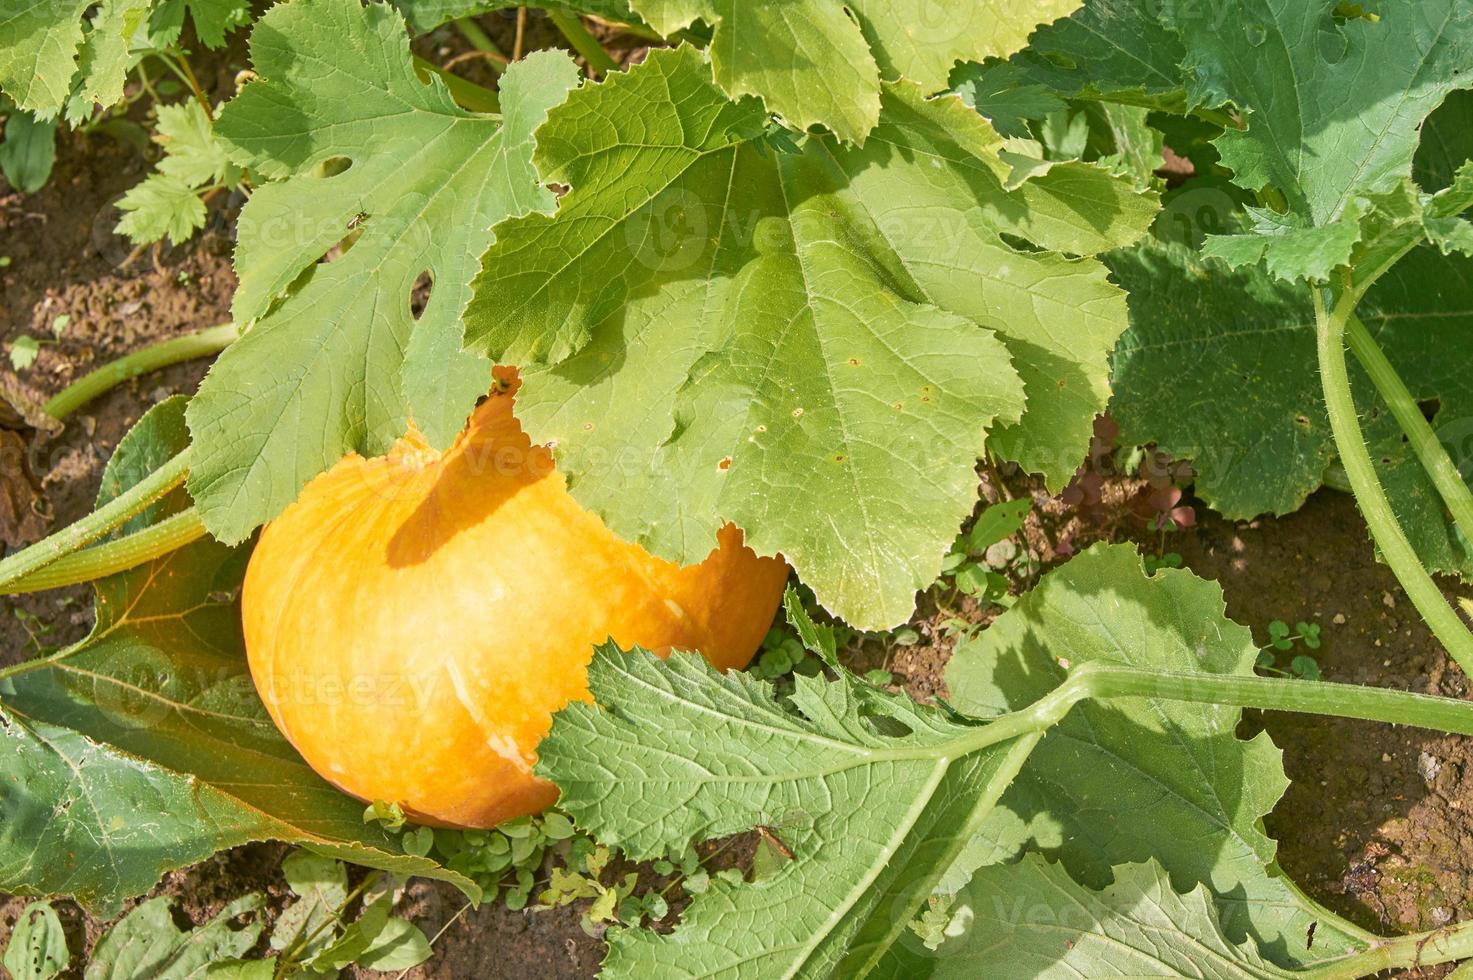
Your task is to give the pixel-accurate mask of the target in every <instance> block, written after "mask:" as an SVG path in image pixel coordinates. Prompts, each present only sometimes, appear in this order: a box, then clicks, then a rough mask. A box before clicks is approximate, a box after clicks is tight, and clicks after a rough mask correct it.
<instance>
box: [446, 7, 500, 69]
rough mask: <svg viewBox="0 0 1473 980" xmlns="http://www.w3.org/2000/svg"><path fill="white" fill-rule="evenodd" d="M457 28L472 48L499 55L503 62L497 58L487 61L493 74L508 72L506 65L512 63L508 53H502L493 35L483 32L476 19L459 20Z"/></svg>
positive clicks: (465, 18)
mask: <svg viewBox="0 0 1473 980" xmlns="http://www.w3.org/2000/svg"><path fill="white" fill-rule="evenodd" d="M455 28H456V30H458V31H460V33H461V36H463V37H464V38H465V39H466V40H467V41H469V42H470V45H471V47H473V48H475V49H476V50H477V51H486V52H488V53H490V54H494V55H497V56H499V57H500V58H501V59H502V60H501V61H497V60H496V59H495V58H487V59H485V61H486V65H487V67H489V68H490V69H491V70H492V71H493V72H495V73H496V74H498V75H500V74H501V73H502V72H503V71H506V64H505V63H506V62H508V61H510V60H511V59H510V58H508V57H507V56H506V52H504V51H502V50H501V48H499V47H497V46H496V42H495V41H493V40H491V35H489V34H487V33H486V32H485V31H483V30H482V29H481V25H480V24H477V23H476V22H475V19H474V18H471V17H460V18H457V19H456V21H455Z"/></svg>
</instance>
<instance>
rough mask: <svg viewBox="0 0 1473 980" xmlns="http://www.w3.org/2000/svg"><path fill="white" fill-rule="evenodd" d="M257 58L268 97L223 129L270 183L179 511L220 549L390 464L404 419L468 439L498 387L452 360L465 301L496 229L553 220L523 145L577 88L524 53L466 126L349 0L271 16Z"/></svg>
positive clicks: (476, 361)
mask: <svg viewBox="0 0 1473 980" xmlns="http://www.w3.org/2000/svg"><path fill="white" fill-rule="evenodd" d="M251 55H252V59H253V63H254V65H255V69H256V71H257V73H258V74H259V75H260V76H261V80H259V81H256V82H252V83H251V84H249V85H247V86H246V88H245V90H244V91H243V92H242V93H241V95H240V96H238V97H237V98H236V99H234V100H233V101H231V102H230V103H229V104H228V105H227V106H226V107H225V110H224V111H223V112H222V113H221V115H220V119H219V122H218V124H217V129H218V132H219V135H220V137H221V138H222V139H223V140H224V141H225V142H226V143H227V144H228V145H229V146H230V147H231V148H232V151H233V153H234V155H235V158H236V160H237V162H238V163H240V164H241V165H242V166H245V167H247V168H249V170H250V171H251V173H252V174H253V175H255V176H256V177H257V178H258V179H259V178H261V177H267V178H272V179H273V180H274V182H273V183H267V184H265V185H264V186H261V187H259V188H258V189H257V190H256V192H255V193H254V194H253V195H252V198H251V201H250V203H249V204H248V205H247V206H246V208H245V209H244V211H243V212H242V213H241V218H240V243H239V245H238V247H237V249H236V269H237V271H238V272H239V274H240V287H239V289H238V291H237V292H236V295H235V300H234V306H233V313H234V315H235V318H236V320H237V321H239V322H241V323H247V322H250V323H251V324H252V325H251V327H250V329H249V331H248V332H247V333H246V335H245V336H244V337H242V338H241V340H240V341H238V342H237V343H235V344H234V345H232V346H231V347H230V349H229V350H227V351H226V352H225V353H224V354H223V355H222V356H221V357H220V359H219V360H218V361H216V363H215V365H214V366H213V368H212V369H211V371H210V374H209V376H208V377H207V378H206V379H205V382H204V384H203V385H202V386H201V388H200V393H199V396H198V397H197V398H196V399H195V400H194V401H193V402H192V403H191V405H190V408H189V426H190V431H191V432H192V433H193V435H194V438H195V442H196V446H195V450H194V452H195V456H194V465H193V467H192V468H191V472H190V483H189V486H190V492H191V493H192V494H193V496H194V498H195V499H196V501H198V504H199V508H200V513H201V515H202V516H203V518H204V520H205V523H206V525H207V526H208V527H209V529H210V531H211V532H212V533H213V534H214V535H215V537H217V538H218V539H220V540H222V541H226V542H231V543H233V542H237V541H240V540H242V539H243V538H244V537H245V536H246V535H248V534H250V532H251V530H252V529H254V528H255V527H256V526H257V525H259V524H261V523H262V522H263V521H265V520H268V519H270V518H272V517H274V516H276V514H278V513H279V512H280V511H281V510H282V508H284V507H285V506H286V505H287V504H289V503H291V501H292V500H294V499H295V498H296V496H297V492H298V491H299V490H300V489H301V488H302V486H303V485H304V484H305V483H306V482H307V481H308V480H309V479H311V478H312V477H313V476H315V475H317V474H318V473H319V472H321V471H323V470H325V469H326V468H327V467H329V466H330V465H332V464H333V463H335V462H336V461H337V460H338V459H339V458H340V457H341V456H343V455H344V454H345V453H349V452H353V451H358V452H365V453H376V452H382V451H384V450H386V449H387V448H388V446H389V445H391V444H392V442H393V440H394V439H396V438H397V437H399V436H401V435H403V434H404V430H405V426H406V424H407V422H408V420H409V419H410V418H411V417H412V418H413V420H414V422H415V423H416V424H417V425H418V426H419V428H420V430H421V431H422V432H424V433H425V434H426V435H427V436H428V437H429V438H430V439H431V440H432V441H433V442H435V443H436V444H437V445H446V444H448V443H449V441H450V440H451V439H452V438H453V437H454V435H455V434H456V433H457V432H459V431H460V429H461V428H462V427H463V426H464V424H465V419H466V417H467V415H468V414H469V413H470V410H471V409H472V408H473V407H474V406H475V402H476V399H477V398H478V397H480V396H481V395H484V394H485V393H486V391H487V389H488V388H489V387H490V385H491V368H490V365H489V364H488V363H487V362H486V361H484V360H482V359H480V358H478V357H474V356H472V355H468V354H463V353H461V352H460V343H461V326H460V313H461V309H462V308H463V307H464V305H465V303H466V300H467V299H468V298H469V286H468V284H469V282H470V278H471V276H472V274H473V272H474V270H475V268H476V260H477V258H478V257H479V255H480V254H481V252H483V251H484V250H485V248H486V246H487V245H489V244H490V242H491V240H492V234H491V226H492V225H493V224H495V223H496V222H497V221H499V220H501V219H503V218H505V217H507V216H508V215H514V214H524V213H526V212H528V211H534V210H541V209H547V208H550V207H551V206H552V203H553V196H552V194H551V192H550V191H548V190H547V189H546V188H544V187H542V186H540V185H539V184H538V182H537V179H536V174H535V172H534V171H533V170H532V168H531V162H530V158H531V150H532V133H533V131H534V130H535V129H536V127H537V126H538V124H539V123H540V122H541V121H542V119H543V116H544V113H545V112H546V111H547V109H548V108H549V107H550V106H552V105H555V104H557V103H558V102H560V101H561V100H562V99H563V97H564V95H565V94H566V92H567V91H568V89H569V88H571V87H572V86H573V85H575V84H576V82H577V78H578V75H577V70H576V68H575V67H574V65H573V63H572V61H571V60H569V59H568V58H567V57H566V56H564V55H563V54H561V53H556V52H547V53H538V54H534V55H532V56H530V57H528V58H527V59H526V60H525V61H523V62H520V63H518V64H517V65H515V66H513V67H512V68H510V69H509V70H508V71H507V73H506V75H505V78H504V80H503V83H502V103H503V106H502V108H503V112H502V116H501V118H497V117H495V116H489V115H478V114H475V113H471V112H467V111H465V110H463V109H461V108H460V107H459V106H457V105H456V104H455V103H454V102H453V101H452V100H451V98H450V95H449V93H448V92H447V91H446V89H445V87H444V86H443V85H442V84H441V83H440V82H439V81H438V79H432V80H431V81H430V83H428V84H426V83H423V82H421V81H420V80H419V78H418V77H417V76H416V75H415V71H414V67H413V63H412V61H411V59H410V53H409V41H408V37H407V36H406V34H405V29H404V21H403V20H402V19H401V17H400V16H399V14H398V13H396V12H395V11H394V10H393V8H391V7H388V6H385V5H382V4H370V5H368V6H366V7H365V6H362V5H361V4H360V3H359V2H358V0H296V2H293V3H288V4H282V5H280V6H277V7H275V8H273V9H272V10H271V11H270V12H269V13H268V14H267V15H266V16H265V17H263V18H262V20H261V21H260V23H259V24H258V25H257V27H256V29H255V31H254V32H253V33H252V35H251ZM343 161H346V162H347V164H348V166H347V169H346V171H344V172H339V173H336V174H335V175H333V176H322V175H321V171H320V170H319V168H321V167H323V166H325V165H330V164H339V165H340V164H341V163H342V162H343ZM355 229H356V231H355ZM350 234H353V235H356V237H355V238H353V239H352V241H351V243H350V244H351V247H347V248H345V250H344V251H343V252H342V254H341V255H340V256H338V257H337V258H335V259H334V260H333V261H331V262H329V263H326V264H319V259H321V258H322V257H323V256H324V254H326V253H327V252H328V251H329V250H330V249H332V248H334V246H337V245H339V243H341V242H344V239H345V238H348V237H349V236H350ZM422 273H425V274H428V276H429V278H430V279H431V280H432V285H431V290H430V296H429V301H428V304H427V305H426V307H425V309H424V311H423V312H422V313H421V314H420V315H419V317H418V319H416V318H415V316H414V315H413V314H412V313H411V311H410V302H411V293H412V292H413V290H414V287H415V282H416V280H417V279H418V277H419V276H420V275H421V274H422Z"/></svg>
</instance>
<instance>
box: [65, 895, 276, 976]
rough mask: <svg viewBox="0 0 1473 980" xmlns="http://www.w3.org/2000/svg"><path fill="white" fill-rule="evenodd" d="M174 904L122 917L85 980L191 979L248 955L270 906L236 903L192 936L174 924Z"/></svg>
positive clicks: (159, 901)
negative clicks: (212, 966) (222, 962)
mask: <svg viewBox="0 0 1473 980" xmlns="http://www.w3.org/2000/svg"><path fill="white" fill-rule="evenodd" d="M173 904H174V899H172V898H169V897H159V898H151V899H149V900H148V901H146V902H144V903H143V904H142V905H139V906H138V907H137V908H135V909H134V910H133V911H131V912H129V913H128V914H127V915H126V916H124V917H123V919H122V920H121V921H119V922H118V923H116V924H115V925H114V926H113V927H112V928H111V929H109V930H108V931H107V932H106V933H105V934H104V935H103V937H102V938H101V939H99V940H98V941H97V946H96V947H95V948H94V949H93V950H92V957H91V960H90V961H89V962H88V964H87V972H86V973H85V974H84V975H83V976H84V978H85V980H137V978H139V977H148V978H150V980H191V978H193V977H198V976H201V975H203V974H204V973H205V971H206V970H207V969H208V968H209V965H210V964H211V963H214V962H216V961H217V960H226V959H231V958H233V957H238V956H241V955H243V954H245V953H247V952H249V951H250V950H251V949H252V948H253V947H254V946H255V945H256V940H257V939H258V938H260V935H261V930H262V928H263V927H264V926H265V923H264V922H263V921H262V920H261V918H260V915H259V913H260V911H261V909H262V908H263V907H264V905H265V904H266V903H265V900H264V899H263V898H262V896H261V895H258V894H251V895H245V896H242V897H241V898H237V899H236V900H235V901H233V902H231V903H230V904H229V905H227V906H225V908H223V909H221V910H220V912H219V914H218V915H216V916H215V917H214V918H213V919H211V920H209V921H208V922H206V923H204V924H203V925H200V926H196V927H195V928H193V929H191V930H189V931H188V932H184V931H182V930H180V928H179V927H178V926H176V925H175V924H174V913H173V910H172V906H173ZM242 917H244V918H245V922H244V924H237V922H236V921H235V920H237V919H240V918H242Z"/></svg>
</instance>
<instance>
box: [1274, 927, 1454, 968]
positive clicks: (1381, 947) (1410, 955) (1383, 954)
mask: <svg viewBox="0 0 1473 980" xmlns="http://www.w3.org/2000/svg"><path fill="white" fill-rule="evenodd" d="M1468 957H1473V922H1461V923H1459V924H1457V925H1455V926H1448V927H1446V928H1444V929H1435V930H1433V931H1432V932H1419V933H1413V934H1412V935H1410V936H1398V937H1396V938H1395V939H1379V940H1377V941H1376V942H1374V943H1372V944H1371V948H1370V949H1367V950H1363V951H1362V952H1359V953H1355V954H1353V955H1351V956H1347V957H1344V958H1342V959H1338V960H1335V961H1334V962H1331V963H1326V964H1324V965H1322V966H1318V967H1313V968H1311V969H1308V970H1301V971H1299V972H1298V973H1297V974H1295V975H1296V976H1300V977H1307V978H1311V980H1355V978H1357V977H1369V976H1372V975H1374V974H1377V973H1382V972H1384V971H1386V970H1410V969H1415V968H1417V967H1422V966H1437V965H1438V964H1441V963H1451V962H1453V961H1455V960H1461V959H1467V958H1468Z"/></svg>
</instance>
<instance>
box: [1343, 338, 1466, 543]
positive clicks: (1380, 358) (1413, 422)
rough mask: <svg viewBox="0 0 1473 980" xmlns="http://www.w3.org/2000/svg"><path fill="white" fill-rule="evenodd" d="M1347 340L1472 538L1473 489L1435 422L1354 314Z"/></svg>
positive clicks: (1441, 492) (1445, 501) (1423, 464)
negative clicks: (1433, 424)
mask: <svg viewBox="0 0 1473 980" xmlns="http://www.w3.org/2000/svg"><path fill="white" fill-rule="evenodd" d="M1345 339H1346V340H1347V341H1348V342H1349V344H1350V352H1351V353H1352V354H1354V355H1355V357H1356V360H1358V361H1360V363H1361V366H1362V367H1364V368H1365V369H1366V373H1367V374H1368V375H1370V376H1371V381H1372V382H1373V383H1374V384H1375V385H1376V390H1377V391H1379V392H1380V393H1381V397H1382V398H1383V399H1385V401H1386V404H1387V405H1388V406H1389V407H1390V408H1391V414H1392V415H1393V416H1395V417H1396V421H1397V423H1398V424H1399V425H1400V426H1401V431H1402V433H1403V434H1404V435H1405V436H1406V437H1407V441H1408V442H1410V443H1411V446H1412V450H1413V451H1414V452H1416V454H1417V458H1418V459H1420V460H1421V461H1422V466H1423V467H1424V468H1425V469H1426V470H1427V475H1428V476H1430V477H1432V482H1433V484H1434V485H1435V486H1436V487H1437V492H1438V493H1440V494H1442V500H1443V502H1444V503H1445V504H1447V509H1448V510H1449V511H1451V512H1452V515H1453V521H1454V522H1455V523H1456V524H1457V525H1458V528H1459V529H1460V530H1461V531H1462V532H1463V536H1464V537H1466V538H1467V539H1468V540H1470V541H1473V490H1469V489H1468V484H1467V483H1466V482H1465V481H1464V480H1463V475H1462V474H1461V473H1459V472H1458V468H1457V466H1456V465H1455V464H1454V463H1453V461H1452V457H1450V456H1449V455H1448V454H1447V450H1446V449H1444V448H1443V445H1442V443H1441V441H1439V440H1438V438H1437V433H1435V432H1433V431H1432V423H1430V422H1428V421H1427V417H1426V416H1425V415H1423V414H1422V409H1421V408H1420V407H1419V406H1418V405H1417V400H1416V399H1415V398H1413V397H1412V393H1411V392H1410V391H1409V390H1408V389H1407V386H1406V383H1405V382H1403V381H1402V380H1401V375H1399V374H1397V373H1396V368H1394V367H1392V365H1391V362H1390V361H1389V360H1387V358H1386V354H1385V353H1384V352H1383V351H1382V350H1381V348H1380V346H1379V345H1377V343H1376V341H1375V338H1373V337H1372V336H1371V332H1370V331H1369V330H1367V329H1366V325H1365V324H1364V323H1362V322H1361V319H1360V317H1358V316H1356V315H1355V314H1351V316H1350V318H1349V319H1348V320H1347V321H1346V324H1345Z"/></svg>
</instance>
